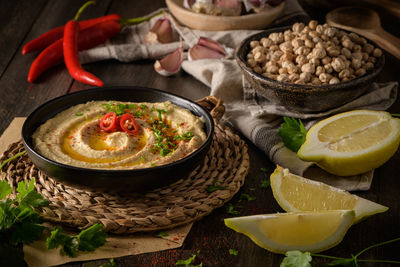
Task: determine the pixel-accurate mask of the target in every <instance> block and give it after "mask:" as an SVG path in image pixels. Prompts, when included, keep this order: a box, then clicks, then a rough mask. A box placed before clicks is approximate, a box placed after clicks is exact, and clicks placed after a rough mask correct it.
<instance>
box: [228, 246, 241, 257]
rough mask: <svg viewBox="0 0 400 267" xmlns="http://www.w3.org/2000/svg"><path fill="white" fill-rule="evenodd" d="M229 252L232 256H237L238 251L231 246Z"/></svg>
mask: <svg viewBox="0 0 400 267" xmlns="http://www.w3.org/2000/svg"><path fill="white" fill-rule="evenodd" d="M229 254H231V255H233V256H237V255H238V254H239V251H238V250H236V249H233V248H230V249H229Z"/></svg>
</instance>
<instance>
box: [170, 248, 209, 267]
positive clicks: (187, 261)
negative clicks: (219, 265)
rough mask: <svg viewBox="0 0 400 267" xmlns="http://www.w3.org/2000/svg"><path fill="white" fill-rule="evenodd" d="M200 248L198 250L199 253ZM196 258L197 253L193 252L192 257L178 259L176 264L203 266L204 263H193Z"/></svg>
mask: <svg viewBox="0 0 400 267" xmlns="http://www.w3.org/2000/svg"><path fill="white" fill-rule="evenodd" d="M199 252H200V251H199V250H198V251H197V254H199ZM195 259H196V255H195V254H193V255H192V257H190V258H189V259H186V260H178V261H177V262H176V263H175V265H184V266H185V267H202V266H203V263H200V264H198V265H193V262H194V260H195Z"/></svg>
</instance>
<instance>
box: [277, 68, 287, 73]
mask: <svg viewBox="0 0 400 267" xmlns="http://www.w3.org/2000/svg"><path fill="white" fill-rule="evenodd" d="M278 73H279V74H288V71H287V68H280V69H279V71H278Z"/></svg>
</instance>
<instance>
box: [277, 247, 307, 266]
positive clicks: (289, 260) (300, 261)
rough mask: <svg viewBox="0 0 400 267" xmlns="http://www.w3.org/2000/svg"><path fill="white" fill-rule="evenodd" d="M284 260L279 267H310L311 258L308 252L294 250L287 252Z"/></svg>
mask: <svg viewBox="0 0 400 267" xmlns="http://www.w3.org/2000/svg"><path fill="white" fill-rule="evenodd" d="M285 256H286V257H285V258H284V259H283V261H282V262H281V265H280V267H311V264H310V262H311V260H312V257H311V255H310V252H304V253H302V252H301V251H298V250H294V251H288V252H286V254H285Z"/></svg>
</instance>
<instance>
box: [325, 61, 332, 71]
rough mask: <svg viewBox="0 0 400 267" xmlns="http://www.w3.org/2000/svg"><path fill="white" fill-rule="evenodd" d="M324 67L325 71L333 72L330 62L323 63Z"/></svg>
mask: <svg viewBox="0 0 400 267" xmlns="http://www.w3.org/2000/svg"><path fill="white" fill-rule="evenodd" d="M324 69H325V72H326V73H332V72H333V68H332V65H331V63H328V64H325V65H324Z"/></svg>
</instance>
